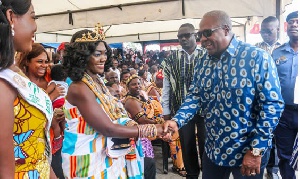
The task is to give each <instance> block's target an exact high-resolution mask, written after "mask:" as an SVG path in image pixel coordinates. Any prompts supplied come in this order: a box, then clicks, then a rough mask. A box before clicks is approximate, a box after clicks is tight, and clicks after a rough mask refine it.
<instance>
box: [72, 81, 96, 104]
mask: <svg viewBox="0 0 300 179" xmlns="http://www.w3.org/2000/svg"><path fill="white" fill-rule="evenodd" d="M90 99H93V100H94V99H95V95H94V93H93V92H92V91H91V90H90V88H89V87H88V86H87V85H86V84H85V83H84V82H82V81H79V82H73V83H72V84H71V85H70V87H69V89H68V94H67V100H68V101H69V102H70V103H71V104H73V105H75V106H77V103H78V102H84V101H87V100H90Z"/></svg>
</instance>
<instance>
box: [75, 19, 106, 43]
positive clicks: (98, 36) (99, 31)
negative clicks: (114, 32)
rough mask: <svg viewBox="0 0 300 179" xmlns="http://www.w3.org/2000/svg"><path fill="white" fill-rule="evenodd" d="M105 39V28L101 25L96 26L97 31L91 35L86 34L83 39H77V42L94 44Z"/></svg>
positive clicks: (89, 33)
mask: <svg viewBox="0 0 300 179" xmlns="http://www.w3.org/2000/svg"><path fill="white" fill-rule="evenodd" d="M93 34H95V35H93ZM104 39H105V32H104V29H103V27H102V26H101V24H100V23H97V24H96V25H95V30H94V31H93V32H92V33H91V32H88V33H84V34H82V37H81V38H77V39H76V40H75V42H94V41H97V40H104Z"/></svg>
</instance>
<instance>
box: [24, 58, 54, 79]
mask: <svg viewBox="0 0 300 179" xmlns="http://www.w3.org/2000/svg"><path fill="white" fill-rule="evenodd" d="M48 65H49V61H48V59H47V54H46V52H43V53H41V54H40V55H39V56H37V57H35V58H32V59H30V60H29V61H28V62H27V67H28V71H27V72H28V74H31V75H34V76H36V77H44V76H45V74H46V70H47V67H48Z"/></svg>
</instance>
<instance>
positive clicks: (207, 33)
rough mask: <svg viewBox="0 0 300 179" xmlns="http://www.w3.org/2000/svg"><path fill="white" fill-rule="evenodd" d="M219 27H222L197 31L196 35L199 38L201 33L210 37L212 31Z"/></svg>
mask: <svg viewBox="0 0 300 179" xmlns="http://www.w3.org/2000/svg"><path fill="white" fill-rule="evenodd" d="M221 28H222V27H217V28H214V29H205V30H203V31H199V32H197V36H198V38H199V39H201V38H202V35H203V36H204V37H206V38H207V37H210V36H211V35H212V34H213V32H214V31H216V30H218V29H221Z"/></svg>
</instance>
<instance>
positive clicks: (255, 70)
mask: <svg viewBox="0 0 300 179" xmlns="http://www.w3.org/2000/svg"><path fill="white" fill-rule="evenodd" d="M199 27H200V28H199V29H200V30H199V32H198V37H199V39H200V41H201V44H202V46H203V47H204V48H206V49H207V53H205V54H204V56H203V57H202V58H201V59H199V60H198V63H197V64H196V66H195V69H194V71H195V73H194V77H193V81H192V83H191V86H190V88H189V92H188V94H187V96H186V98H185V101H184V103H183V104H182V105H181V107H180V109H179V110H178V111H177V113H176V115H175V116H174V117H173V120H169V121H166V122H165V126H164V129H165V132H166V131H168V129H170V128H172V129H173V130H175V131H176V130H177V129H178V128H180V127H182V126H184V125H185V124H186V123H187V122H188V121H189V120H191V119H192V118H193V116H194V115H195V114H196V113H197V112H198V111H201V112H202V113H201V115H204V116H205V127H206V140H205V146H204V147H205V150H204V154H203V159H202V161H203V174H202V178H203V179H211V178H229V176H230V174H231V173H232V175H233V176H234V178H243V177H244V175H246V176H248V177H251V179H254V178H255V179H262V178H263V170H264V169H265V167H266V165H267V162H268V158H269V153H270V148H271V146H272V137H273V130H274V129H275V127H276V126H277V124H278V120H279V118H280V116H281V113H282V111H283V107H284V102H283V99H282V96H281V92H280V83H279V78H278V75H277V71H276V65H275V62H274V60H273V59H272V58H271V56H270V55H269V54H268V53H267V52H266V51H264V50H262V49H260V48H257V47H255V46H252V45H250V44H247V43H244V42H242V41H239V40H238V39H237V38H236V36H235V35H234V33H233V32H232V31H231V30H232V24H231V20H230V17H229V16H228V14H227V13H225V12H224V11H219V10H215V11H210V12H208V13H206V14H205V15H204V16H203V19H202V20H201V22H200V25H199ZM166 137H167V136H166ZM248 177H245V178H248Z"/></svg>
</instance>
